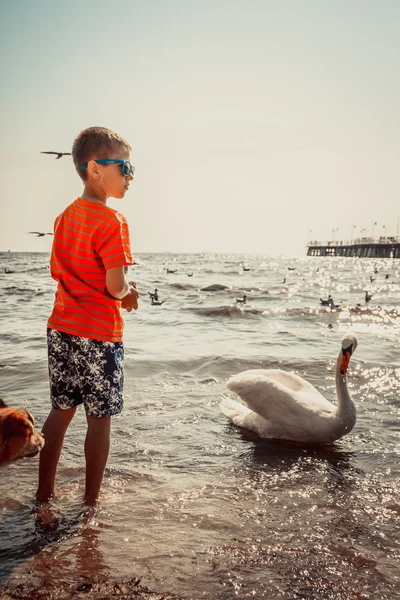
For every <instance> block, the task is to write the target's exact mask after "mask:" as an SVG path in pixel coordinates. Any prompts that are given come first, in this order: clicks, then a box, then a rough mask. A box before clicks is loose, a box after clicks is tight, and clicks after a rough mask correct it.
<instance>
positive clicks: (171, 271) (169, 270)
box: [165, 269, 178, 273]
mask: <svg viewBox="0 0 400 600" xmlns="http://www.w3.org/2000/svg"><path fill="white" fill-rule="evenodd" d="M165 270H166V271H167V273H176V272H177V270H178V269H175V270H172V269H165Z"/></svg>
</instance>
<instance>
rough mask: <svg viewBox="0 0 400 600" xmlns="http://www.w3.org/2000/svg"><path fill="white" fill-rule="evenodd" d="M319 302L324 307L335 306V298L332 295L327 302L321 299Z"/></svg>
mask: <svg viewBox="0 0 400 600" xmlns="http://www.w3.org/2000/svg"><path fill="white" fill-rule="evenodd" d="M319 301H320V302H321V304H322V306H331V305H332V304H333V298H332V296H331V295H330V294H329V296H328V298H327V300H324V299H323V298H320V299H319Z"/></svg>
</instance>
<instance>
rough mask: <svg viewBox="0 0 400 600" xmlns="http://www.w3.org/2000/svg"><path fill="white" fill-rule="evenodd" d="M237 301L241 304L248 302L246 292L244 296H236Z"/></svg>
mask: <svg viewBox="0 0 400 600" xmlns="http://www.w3.org/2000/svg"><path fill="white" fill-rule="evenodd" d="M236 302H238V303H239V304H246V302H247V296H246V294H244V295H243V298H236Z"/></svg>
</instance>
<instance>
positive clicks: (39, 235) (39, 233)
mask: <svg viewBox="0 0 400 600" xmlns="http://www.w3.org/2000/svg"><path fill="white" fill-rule="evenodd" d="M27 233H35V234H36V237H43V236H44V235H54V234H53V233H52V232H47V233H43V232H42V231H28V232H27Z"/></svg>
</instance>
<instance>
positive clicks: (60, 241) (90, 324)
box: [47, 198, 133, 342]
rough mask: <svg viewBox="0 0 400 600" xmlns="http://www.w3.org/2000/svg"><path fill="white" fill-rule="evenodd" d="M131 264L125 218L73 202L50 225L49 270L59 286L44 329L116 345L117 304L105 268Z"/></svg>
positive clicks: (90, 204)
mask: <svg viewBox="0 0 400 600" xmlns="http://www.w3.org/2000/svg"><path fill="white" fill-rule="evenodd" d="M132 262H133V261H132V254H131V248H130V240H129V228H128V223H127V220H126V219H125V217H124V216H123V215H121V213H119V212H117V211H115V210H113V209H112V208H110V207H108V206H106V205H105V204H101V203H100V202H90V201H87V200H83V199H82V198H77V199H76V200H75V202H73V203H72V204H70V205H69V206H67V208H66V209H65V210H64V212H62V213H61V215H59V216H58V217H57V219H56V221H55V224H54V241H53V248H52V253H51V260H50V268H51V276H52V277H53V279H55V280H56V281H58V286H57V291H56V297H55V301H54V308H53V311H52V313H51V315H50V317H49V320H48V323H47V325H48V327H50V329H57V330H58V331H63V332H65V333H70V334H72V335H77V336H80V337H86V338H92V339H95V340H101V341H105V342H120V341H121V340H122V334H123V328H124V320H123V318H122V315H121V301H120V300H117V299H116V298H113V297H112V296H111V295H110V294H109V292H108V290H107V287H106V269H110V268H113V267H119V266H128V265H131V264H132Z"/></svg>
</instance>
